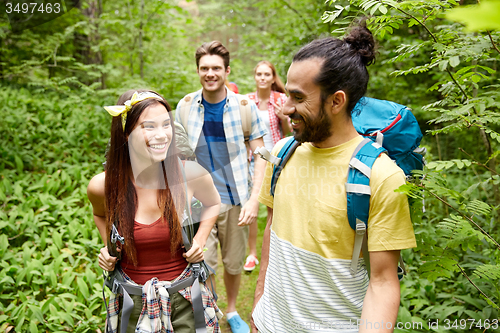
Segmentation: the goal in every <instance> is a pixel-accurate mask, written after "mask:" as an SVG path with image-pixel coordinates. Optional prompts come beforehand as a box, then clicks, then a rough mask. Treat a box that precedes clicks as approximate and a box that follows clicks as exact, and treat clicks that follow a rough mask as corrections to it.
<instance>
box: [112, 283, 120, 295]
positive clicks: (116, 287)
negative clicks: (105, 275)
mask: <svg viewBox="0 0 500 333" xmlns="http://www.w3.org/2000/svg"><path fill="white" fill-rule="evenodd" d="M119 290H120V283H119V282H118V281H117V280H116V279H113V287H112V288H111V292H112V293H113V294H118V291H119Z"/></svg>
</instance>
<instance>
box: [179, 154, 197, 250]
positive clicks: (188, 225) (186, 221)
mask: <svg viewBox="0 0 500 333" xmlns="http://www.w3.org/2000/svg"><path fill="white" fill-rule="evenodd" d="M184 166H185V163H184V162H183V161H181V159H179V167H180V169H181V173H182V182H183V183H184V193H185V197H186V202H185V206H184V214H183V216H182V219H181V221H182V228H181V232H182V242H183V243H184V248H185V249H186V252H187V251H189V249H190V248H191V243H192V239H193V237H194V231H193V230H192V229H193V219H192V218H191V209H190V207H191V205H190V203H189V200H188V195H187V194H188V188H187V179H186V171H185V170H184ZM186 229H187V231H186ZM188 233H189V235H188Z"/></svg>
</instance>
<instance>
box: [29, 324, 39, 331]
mask: <svg viewBox="0 0 500 333" xmlns="http://www.w3.org/2000/svg"><path fill="white" fill-rule="evenodd" d="M30 333H38V327H37V325H36V323H35V322H34V321H31V322H30Z"/></svg>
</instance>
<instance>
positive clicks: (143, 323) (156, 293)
mask: <svg viewBox="0 0 500 333" xmlns="http://www.w3.org/2000/svg"><path fill="white" fill-rule="evenodd" d="M118 272H119V273H120V275H121V276H122V277H123V279H124V280H125V281H127V282H128V283H131V284H134V285H136V286H139V285H138V284H136V283H135V282H134V281H132V280H131V279H130V277H129V276H127V274H125V273H124V272H123V271H122V270H121V269H119V270H118ZM192 274H193V270H192V269H191V268H190V266H188V267H187V268H186V269H185V270H184V271H183V272H182V274H181V275H179V276H178V277H177V278H176V279H175V280H173V281H159V280H158V279H157V278H152V279H151V280H148V281H147V282H146V283H145V284H144V285H143V286H142V310H141V314H140V316H139V320H138V321H137V324H136V332H141V333H163V332H166V333H174V329H173V327H172V323H171V320H170V318H171V303H170V295H169V293H168V291H167V288H169V287H170V286H171V285H172V284H173V283H175V282H178V281H182V280H184V279H187V278H189V277H190V276H191V275H192ZM200 289H201V295H202V302H203V308H204V313H205V324H206V328H207V332H208V333H212V332H213V333H219V332H220V327H219V319H220V318H222V316H223V314H222V311H220V310H219V307H218V306H217V304H216V303H215V301H214V299H213V297H212V295H211V292H210V291H208V290H207V288H206V286H205V284H204V283H200ZM179 293H180V294H181V295H182V297H184V298H185V299H186V300H188V301H189V302H191V303H192V298H191V287H186V288H184V289H181V290H179ZM120 296H121V295H120V294H111V296H110V298H109V306H108V321H109V323H110V324H111V325H110V326H111V331H112V333H117V332H118V323H119V320H118V319H119V314H120ZM130 324H133V323H129V325H130Z"/></svg>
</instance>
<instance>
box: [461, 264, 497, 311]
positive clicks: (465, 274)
mask: <svg viewBox="0 0 500 333" xmlns="http://www.w3.org/2000/svg"><path fill="white" fill-rule="evenodd" d="M457 267H458V268H460V271H461V272H462V274H463V276H465V278H466V279H467V280H469V282H470V283H471V284H472V285H473V286H474V288H476V289H477V291H479V293H481V295H483V296H484V297H485V298H487V299H488V300H489V301H490V302H491V303H492V304H493V305H494V306H495V307H496V308H497V309H498V308H499V307H498V305H496V304H495V302H493V301H492V300H491V298H489V297H488V296H486V294H485V293H484V292H483V291H482V290H481V289H479V287H478V286H476V284H475V283H474V282H472V280H471V279H470V278H469V276H468V275H467V273H465V271H464V270H463V268H462V266H460V264H458V263H457Z"/></svg>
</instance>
